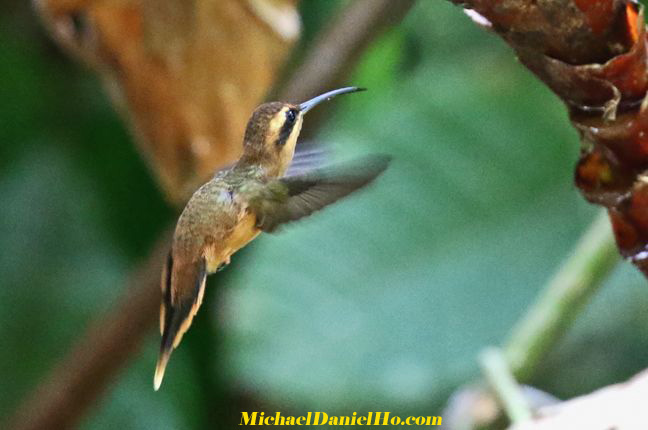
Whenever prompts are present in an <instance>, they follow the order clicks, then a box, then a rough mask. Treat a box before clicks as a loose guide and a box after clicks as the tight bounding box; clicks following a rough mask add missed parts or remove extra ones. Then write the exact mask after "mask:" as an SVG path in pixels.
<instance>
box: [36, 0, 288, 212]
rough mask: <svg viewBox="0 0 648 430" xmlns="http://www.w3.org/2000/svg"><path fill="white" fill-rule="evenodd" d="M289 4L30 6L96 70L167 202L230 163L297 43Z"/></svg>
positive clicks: (245, 0)
mask: <svg viewBox="0 0 648 430" xmlns="http://www.w3.org/2000/svg"><path fill="white" fill-rule="evenodd" d="M295 3H296V0H194V1H188V0H38V1H37V2H36V6H37V9H38V11H39V12H40V14H41V16H42V17H43V19H44V21H45V23H46V24H47V26H48V28H49V29H50V30H51V32H52V34H53V35H54V37H55V39H56V40H57V41H58V42H59V43H61V44H62V45H63V46H64V47H66V48H67V49H68V50H69V51H70V52H72V53H74V54H75V55H77V56H78V57H80V58H82V59H83V60H84V61H85V62H87V63H89V64H90V65H91V66H92V67H94V68H96V69H97V71H98V72H99V73H100V75H101V76H102V78H103V80H104V82H105V84H106V86H107V88H108V89H109V93H110V95H111V96H112V99H113V101H114V102H115V104H116V105H117V106H118V107H119V108H120V110H121V111H123V112H125V117H126V118H127V119H128V121H129V123H130V124H131V127H132V129H133V131H134V134H135V135H136V138H137V139H136V140H137V142H138V144H139V148H140V150H141V152H142V153H143V155H144V157H145V158H146V159H147V160H148V162H149V164H150V165H151V167H152V169H153V171H154V172H155V174H156V176H157V178H158V180H159V182H160V184H161V185H162V188H163V190H164V191H165V192H166V194H167V196H168V197H169V199H170V200H171V201H172V202H174V203H176V204H182V203H183V202H184V201H185V199H186V198H187V196H188V195H189V194H190V193H191V192H192V191H193V190H194V189H195V188H196V187H197V186H198V185H200V184H201V183H202V182H204V181H205V180H206V179H207V178H208V177H209V176H210V175H211V174H212V173H213V172H214V170H215V169H217V168H218V167H221V166H223V165H225V164H228V163H230V162H232V161H233V160H235V159H236V158H238V156H239V154H240V151H241V140H242V137H243V131H244V128H245V124H246V121H247V119H248V117H249V115H250V113H251V111H252V110H253V109H254V108H255V107H256V105H258V104H259V103H260V102H261V101H262V100H263V98H264V96H265V95H266V93H267V91H268V89H269V88H270V86H271V85H272V84H273V83H274V81H275V78H276V75H277V72H278V71H279V69H280V67H281V65H282V63H283V61H284V59H285V58H286V55H287V53H288V52H289V51H290V49H291V47H292V45H293V43H294V42H295V40H296V39H297V37H298V35H299V31H300V20H299V16H298V13H297V10H296V4H295Z"/></svg>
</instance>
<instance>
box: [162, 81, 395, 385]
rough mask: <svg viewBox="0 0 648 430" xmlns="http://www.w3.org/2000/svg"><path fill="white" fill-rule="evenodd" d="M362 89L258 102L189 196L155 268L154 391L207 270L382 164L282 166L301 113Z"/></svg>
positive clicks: (384, 159)
mask: <svg viewBox="0 0 648 430" xmlns="http://www.w3.org/2000/svg"><path fill="white" fill-rule="evenodd" d="M362 90H364V89H363V88H357V87H346V88H340V89H337V90H333V91H329V92H327V93H324V94H321V95H319V96H317V97H314V98H312V99H310V100H308V101H306V102H304V103H301V104H291V103H285V102H269V103H264V104H262V105H261V106H259V107H258V108H257V109H256V110H255V111H254V113H253V114H252V117H251V118H250V120H249V122H248V124H247V127H246V129H245V136H244V139H243V155H242V156H241V158H240V159H239V160H238V161H237V162H236V163H235V164H233V165H232V166H231V167H229V168H225V169H223V170H220V171H219V172H217V173H216V174H215V175H214V177H213V178H212V179H211V180H210V181H209V182H207V183H205V184H204V185H202V186H201V187H200V188H199V189H198V190H197V191H196V192H195V193H194V194H193V196H192V197H191V198H190V199H189V202H188V203H187V205H186V206H185V208H184V210H183V211H182V213H181V215H180V218H179V219H178V223H177V225H176V229H175V233H174V236H173V241H172V245H171V250H170V252H169V255H168V258H167V261H166V264H165V266H164V268H163V270H162V279H161V288H162V303H161V306H160V332H161V334H162V341H161V345H160V353H159V356H158V361H157V366H156V368H155V377H154V381H153V386H154V389H155V390H156V391H157V390H158V389H159V388H160V385H161V383H162V378H163V377H164V371H165V369H166V366H167V363H168V361H169V357H170V356H171V353H172V352H173V350H174V349H175V348H176V347H177V346H178V344H179V343H180V341H181V339H182V336H183V335H184V333H185V332H186V331H187V330H188V329H189V326H190V325H191V322H192V320H193V317H194V315H196V312H197V311H198V308H199V307H200V305H201V303H202V299H203V294H204V291H205V280H206V277H207V275H209V274H212V273H214V272H216V271H218V270H219V269H221V268H223V267H224V266H226V265H227V264H229V262H230V257H231V256H232V254H234V253H235V252H236V251H238V250H239V249H241V248H242V247H244V246H245V245H247V244H248V243H249V242H250V241H252V240H253V239H254V238H256V237H257V236H258V235H259V234H260V233H261V232H274V231H275V230H276V229H277V228H278V227H279V226H280V225H282V224H284V223H287V222H291V221H296V220H298V219H300V218H303V217H306V216H308V215H310V214H311V213H313V212H315V211H317V210H319V209H322V208H323V207H325V206H327V205H329V204H331V203H333V202H335V201H336V200H338V199H340V198H342V197H345V196H347V195H349V194H351V193H352V192H354V191H355V190H357V189H359V188H362V187H364V186H365V185H367V184H369V183H370V182H372V181H373V180H374V179H375V178H376V177H377V176H378V175H379V174H380V173H382V172H383V171H384V170H385V169H386V168H387V166H388V164H389V161H390V157H389V156H386V155H369V156H365V157H361V158H360V159H357V160H354V161H351V162H347V163H344V164H338V165H333V166H329V167H328V168H326V167H324V168H319V169H310V170H308V169H306V171H304V169H303V163H297V157H295V164H299V165H300V166H301V167H302V168H301V169H298V170H300V171H299V172H298V173H296V174H290V172H288V173H287V170H288V168H289V166H290V165H291V163H292V162H293V157H294V156H295V146H296V144H297V137H298V136H299V132H300V130H301V127H302V123H303V120H304V115H306V113H307V112H308V111H310V110H311V109H312V108H313V107H315V106H317V105H318V104H320V103H321V102H323V101H325V100H329V99H331V98H333V97H335V96H337V95H340V94H348V93H353V92H356V91H362Z"/></svg>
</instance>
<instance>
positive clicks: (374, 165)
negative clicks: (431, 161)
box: [248, 155, 391, 232]
mask: <svg viewBox="0 0 648 430" xmlns="http://www.w3.org/2000/svg"><path fill="white" fill-rule="evenodd" d="M390 159H391V157H389V156H386V155H370V156H367V157H363V158H361V159H357V160H354V161H351V162H347V163H343V164H339V165H336V166H331V167H328V168H324V169H319V170H316V171H311V172H310V173H306V174H302V175H297V176H287V177H283V178H280V179H277V180H274V181H272V182H270V183H268V184H267V185H265V186H263V187H259V188H258V189H257V190H255V191H254V193H253V194H252V195H250V196H249V200H248V201H249V202H250V206H249V207H250V209H251V210H252V211H253V212H254V213H255V214H256V217H257V227H259V228H260V229H261V230H263V231H266V232H272V231H274V230H275V229H276V228H277V227H278V226H279V225H281V224H283V223H286V222H290V221H296V220H298V219H300V218H303V217H305V216H308V215H310V214H312V213H313V212H315V211H317V210H319V209H322V208H323V207H325V206H327V205H330V204H331V203H333V202H335V201H337V200H339V199H341V198H342V197H345V196H347V195H349V194H351V193H352V192H354V191H355V190H357V189H359V188H362V187H364V186H365V185H367V184H369V183H370V182H372V181H373V180H374V179H375V178H376V177H377V176H378V175H379V174H381V173H382V172H383V171H384V170H385V169H386V168H387V166H388V164H389V161H390Z"/></svg>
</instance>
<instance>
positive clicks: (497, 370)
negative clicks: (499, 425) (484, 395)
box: [479, 347, 532, 424]
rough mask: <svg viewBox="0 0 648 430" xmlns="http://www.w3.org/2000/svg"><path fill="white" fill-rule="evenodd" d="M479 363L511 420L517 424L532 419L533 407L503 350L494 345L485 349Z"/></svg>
mask: <svg viewBox="0 0 648 430" xmlns="http://www.w3.org/2000/svg"><path fill="white" fill-rule="evenodd" d="M479 364H480V365H481V368H482V372H483V373H484V376H485V377H486V380H487V381H488V383H489V384H490V386H491V388H492V389H493V392H494V393H495V395H496V396H497V398H498V399H499V401H500V403H501V404H502V407H503V408H504V411H506V414H507V415H508V417H509V418H510V420H511V422H512V423H514V424H516V423H519V422H522V421H526V420H529V419H531V416H532V414H531V408H530V406H529V404H528V403H527V401H526V399H525V398H524V395H523V393H522V390H521V389H520V386H519V385H518V384H517V382H516V381H515V378H514V377H513V373H512V372H511V369H510V367H509V365H508V362H507V361H506V358H505V357H504V354H503V353H502V351H501V350H500V349H498V348H494V347H490V348H487V349H485V350H484V351H483V352H482V353H481V354H480V355H479Z"/></svg>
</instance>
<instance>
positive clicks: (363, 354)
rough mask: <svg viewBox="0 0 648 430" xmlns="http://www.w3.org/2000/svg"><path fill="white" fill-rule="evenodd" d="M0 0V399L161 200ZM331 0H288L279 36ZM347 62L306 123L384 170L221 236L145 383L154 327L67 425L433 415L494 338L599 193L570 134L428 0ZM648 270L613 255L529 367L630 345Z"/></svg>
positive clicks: (104, 118) (91, 295)
mask: <svg viewBox="0 0 648 430" xmlns="http://www.w3.org/2000/svg"><path fill="white" fill-rule="evenodd" d="M7 3H8V4H6V6H5V8H3V9H4V11H3V13H2V15H1V17H0V40H1V42H0V95H1V98H2V102H0V208H1V209H0V244H1V250H2V252H1V253H0V339H2V348H1V349H0V368H1V369H2V375H1V376H0V386H1V387H2V388H1V389H0V421H2V419H4V418H6V417H7V416H9V415H10V414H11V412H12V411H13V410H14V408H15V407H16V406H17V405H18V403H19V401H20V400H21V399H22V398H23V397H24V396H25V395H26V394H28V393H29V392H30V390H31V389H33V388H34V387H35V386H36V384H38V383H39V381H41V380H42V378H43V377H44V376H45V375H47V374H48V371H49V370H50V368H51V367H52V366H53V365H54V364H55V363H56V362H57V361H58V360H59V359H60V358H61V357H62V356H63V355H64V354H65V353H66V351H67V350H68V347H69V346H70V344H71V343H72V342H73V340H74V339H75V338H76V337H77V336H79V335H80V334H81V333H82V332H83V331H84V329H85V327H86V325H87V323H88V322H89V321H90V320H91V319H92V318H93V317H95V316H97V315H101V314H102V313H103V312H105V311H106V310H107V309H109V308H110V306H111V304H113V303H114V301H115V300H116V298H117V297H119V296H120V294H121V293H122V291H121V290H120V287H121V286H122V285H124V280H125V279H126V277H127V276H128V273H129V270H131V269H132V268H133V267H134V266H135V265H136V264H137V263H139V262H141V261H142V260H143V259H144V258H145V257H146V255H147V253H148V251H149V250H150V248H151V246H152V243H153V241H154V240H155V238H156V236H157V235H158V234H159V233H160V232H161V231H162V230H164V228H165V227H166V226H167V225H169V224H170V223H172V222H173V221H174V217H175V211H174V210H173V209H172V208H170V207H169V206H167V205H166V203H165V202H164V200H163V199H162V195H161V193H160V191H159V190H158V189H157V187H156V185H155V183H154V182H153V180H152V178H151V175H150V173H149V171H148V170H147V168H146V166H145V165H144V163H143V162H142V160H141V159H140V157H139V154H138V153H137V152H136V151H135V149H134V146H133V144H132V140H131V137H130V136H129V134H128V132H127V131H126V129H125V127H124V125H123V124H122V122H121V121H120V119H119V118H118V116H117V115H116V114H115V113H114V111H113V109H112V107H111V105H110V104H109V102H108V99H107V97H106V96H105V94H104V92H103V90H102V88H101V86H100V84H99V82H98V79H97V78H96V76H95V75H94V74H92V73H91V72H89V71H87V70H85V69H84V68H83V67H81V66H79V65H78V64H76V63H74V62H73V61H71V60H70V59H69V58H68V57H66V56H65V55H64V54H62V53H61V51H60V50H59V49H58V48H57V47H56V46H55V45H54V44H53V42H51V41H50V40H49V38H48V37H47V35H45V33H44V30H43V29H42V28H41V27H40V25H39V22H38V20H37V18H36V16H35V15H34V13H33V12H32V11H31V9H30V5H29V4H28V2H22V1H17V0H11V1H9V2H7ZM341 3H343V2H321V1H320V2H318V1H314V0H304V1H303V2H302V3H301V6H300V10H301V12H302V18H303V22H304V27H305V33H304V40H303V45H302V47H301V48H300V49H299V50H298V52H301V53H303V52H304V51H305V50H306V49H307V47H308V43H309V41H310V40H312V38H313V36H314V35H315V34H316V33H317V30H318V28H319V27H320V26H322V25H323V24H325V23H326V22H327V20H328V18H329V17H330V16H331V14H332V13H334V12H335V9H336V7H337V6H338V5H339V4H341ZM349 83H350V84H357V85H362V86H366V87H368V88H369V89H370V91H368V92H366V93H363V94H359V95H354V96H352V97H348V98H341V99H340V100H339V102H336V103H337V104H336V107H335V109H334V110H333V114H332V116H331V117H330V118H329V120H328V121H327V123H326V125H325V126H324V127H323V129H322V131H321V132H320V133H319V134H318V136H317V140H318V141H319V142H321V143H325V144H329V145H332V146H333V148H334V149H335V154H336V155H337V156H339V157H347V156H351V155H354V154H362V153H367V152H386V153H390V154H393V155H394V162H393V164H392V166H391V168H390V169H389V171H388V172H387V173H386V174H385V175H384V176H383V177H382V178H381V179H380V180H379V181H378V182H377V183H376V184H375V186H373V187H372V188H371V189H370V190H367V191H366V192H364V193H362V194H359V195H357V196H356V197H354V198H352V199H349V200H346V201H344V202H342V203H340V204H338V205H336V206H334V207H331V208H330V209H328V210H326V211H324V212H322V213H319V214H317V215H315V216H313V217H312V218H310V219H307V220H305V221H303V222H301V223H298V224H295V225H291V226H289V227H287V228H285V229H284V230H283V231H282V233H281V234H279V235H275V236H270V235H267V236H263V237H261V238H259V239H258V240H257V241H255V243H254V244H252V245H251V246H250V247H249V248H247V249H246V250H245V251H244V252H241V253H240V254H237V256H236V257H235V261H234V262H233V265H232V267H230V268H229V269H228V270H226V271H224V272H221V273H220V274H219V275H217V276H214V277H213V278H214V279H211V281H210V285H211V288H210V294H209V297H208V299H207V301H206V304H205V305H204V307H203V310H202V311H201V313H200V314H199V316H198V318H197V320H196V323H195V326H194V328H193V329H192V330H190V331H189V333H188V335H187V336H186V337H185V339H186V341H185V342H184V343H183V345H182V346H181V347H180V348H179V349H178V351H177V352H176V353H175V354H174V357H173V360H172V361H171V364H170V366H169V369H168V372H167V377H166V380H165V384H164V386H163V388H162V390H161V391H160V392H158V393H155V392H154V391H153V390H152V386H151V381H152V375H153V366H154V363H155V357H156V354H157V347H158V336H157V333H153V332H152V333H151V335H150V337H149V339H148V341H147V342H146V343H145V344H144V346H143V347H142V348H141V351H140V353H139V355H138V357H137V358H136V360H134V361H133V362H132V365H131V366H130V367H129V368H128V369H127V370H126V371H125V372H123V373H122V374H120V375H119V377H118V378H117V379H116V380H115V383H114V385H113V386H112V387H111V389H110V390H109V392H108V395H107V396H106V397H105V398H103V399H102V401H101V402H100V403H99V404H98V405H97V406H96V407H95V408H94V409H93V410H92V412H91V413H90V414H89V416H88V417H87V418H85V419H84V421H83V425H82V428H86V429H114V428H116V427H118V426H119V427H120V428H122V429H131V428H132V429H136V428H137V429H140V428H155V429H193V428H196V429H202V428H208V427H209V428H214V427H211V424H213V422H214V421H217V420H220V419H222V416H224V415H227V412H228V411H223V408H224V406H223V405H229V404H231V402H229V401H227V400H224V399H225V397H232V396H236V397H237V398H238V397H240V398H245V399H247V400H245V402H248V403H247V404H249V405H261V406H263V407H264V408H266V409H267V410H270V411H276V410H279V411H282V413H284V414H289V413H295V414H296V413H300V412H303V411H326V412H327V413H329V414H333V413H340V414H342V413H346V414H349V413H351V412H353V411H358V412H361V411H391V412H392V413H393V414H402V415H405V414H409V413H412V414H417V415H440V414H441V409H442V407H443V405H444V403H445V401H446V400H447V398H448V396H449V395H450V394H451V393H452V391H453V390H454V389H455V388H456V387H457V386H459V385H461V384H463V383H465V382H469V381H470V380H471V379H472V378H474V377H476V376H478V374H479V371H478V367H477V364H476V355H477V353H478V352H479V351H480V349H482V348H483V347H484V346H487V345H490V344H498V343H501V342H502V341H503V340H505V339H506V337H507V335H508V333H509V330H510V328H511V327H512V325H513V324H514V323H515V322H516V321H517V320H518V319H519V318H520V317H521V316H522V315H523V314H524V312H525V309H526V308H527V307H528V305H529V304H530V303H532V301H533V299H534V297H535V296H536V294H537V292H538V291H539V289H540V288H541V287H542V285H543V283H544V282H546V281H547V280H548V279H549V278H550V277H551V274H552V273H553V272H554V271H555V270H556V269H557V268H558V267H559V265H560V263H561V262H562V261H564V259H565V258H566V257H567V256H568V255H569V251H570V249H572V247H573V246H574V244H575V242H576V241H577V239H578V237H579V236H580V234H581V233H582V232H583V231H584V230H585V229H586V227H587V225H588V224H589V222H590V220H591V219H592V218H593V216H594V215H595V213H596V210H597V209H596V208H594V207H592V206H590V205H588V204H587V203H585V202H584V201H583V199H582V198H581V197H580V195H579V194H578V192H577V191H576V189H575V188H574V186H573V185H572V170H573V165H574V162H575V160H576V157H577V154H578V138H577V134H576V132H575V131H574V130H572V129H571V127H570V126H569V124H568V121H567V117H566V111H565V109H564V107H563V106H562V105H561V104H560V103H559V102H558V100H557V99H556V98H555V97H554V96H553V95H552V94H550V92H549V91H548V90H547V89H546V88H545V87H544V86H543V85H542V84H540V83H539V82H538V81H537V80H536V79H535V78H534V77H533V76H532V75H531V74H530V73H528V72H527V71H526V70H525V69H524V68H523V67H521V66H520V65H519V64H518V63H517V62H516V60H515V59H514V57H513V55H512V53H511V52H510V51H509V49H508V48H507V47H506V46H505V44H504V43H502V42H501V41H500V40H499V39H498V38H497V37H495V36H493V35H487V34H486V33H484V32H483V31H482V30H480V29H479V28H477V27H476V26H475V25H474V24H473V23H472V22H471V21H470V20H469V19H468V18H467V17H466V16H464V14H463V13H462V12H461V10H460V9H459V8H457V7H454V6H452V5H450V4H449V3H447V2H441V1H434V2H432V1H428V2H419V3H418V4H417V5H416V6H415V8H414V10H413V11H412V12H410V14H409V15H408V17H407V18H406V19H405V20H404V22H403V23H402V24H401V25H399V26H398V27H396V28H394V29H392V30H390V31H389V32H388V33H387V34H385V35H384V36H382V37H381V38H379V39H378V40H377V41H376V42H375V43H374V44H373V45H372V47H371V48H370V50H369V51H368V52H367V54H366V55H365V56H364V57H363V59H362V61H361V63H360V66H359V67H358V68H357V69H356V70H355V72H354V73H353V76H352V78H351V79H350V82H349ZM645 284H646V282H645V280H644V278H643V277H642V276H641V275H640V274H639V273H638V272H637V271H635V270H634V269H633V268H632V267H631V266H630V265H629V264H627V263H623V264H621V265H619V267H618V268H617V269H616V271H615V273H614V274H613V276H612V277H611V279H609V280H608V281H607V282H606V285H605V287H604V288H603V290H602V292H601V293H600V294H599V295H598V296H597V297H596V299H595V301H594V302H593V303H591V304H590V305H588V307H587V309H586V312H585V314H584V316H582V317H581V318H579V319H578V321H577V323H576V325H575V326H574V327H573V329H572V330H571V331H570V334H569V335H568V336H567V338H566V339H565V340H564V341H562V342H561V343H560V344H559V346H558V348H557V349H556V350H555V351H552V352H551V354H550V356H549V359H548V360H547V361H546V362H545V363H543V366H542V368H541V369H539V370H538V372H537V377H536V379H535V380H534V381H533V383H534V385H536V386H538V387H539V388H541V389H544V390H546V391H549V392H551V393H553V394H555V395H557V396H559V397H562V398H565V397H569V396H573V395H576V394H579V393H584V392H587V391H590V390H593V389H595V388H597V387H599V386H602V385H605V384H609V383H613V382H617V381H620V380H623V379H625V378H627V377H629V376H630V375H632V374H634V373H636V372H637V371H639V370H640V369H642V368H645V367H646V366H647V365H648V358H646V351H647V350H648V294H647V293H648V290H647V289H646V285H645ZM221 286H222V288H219V287H221ZM116 347H118V345H116ZM228 402H229V403H228ZM255 407H256V406H255ZM229 413H230V415H233V416H234V417H237V416H238V417H240V416H239V415H237V414H238V413H239V411H237V410H235V411H233V412H232V411H229ZM237 422H238V421H234V422H233V423H237ZM233 423H232V424H233Z"/></svg>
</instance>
